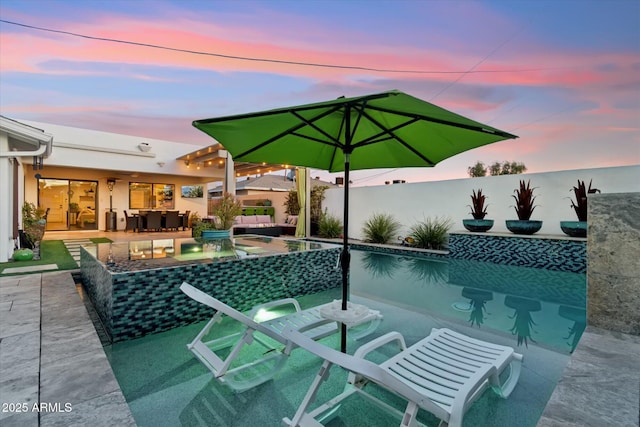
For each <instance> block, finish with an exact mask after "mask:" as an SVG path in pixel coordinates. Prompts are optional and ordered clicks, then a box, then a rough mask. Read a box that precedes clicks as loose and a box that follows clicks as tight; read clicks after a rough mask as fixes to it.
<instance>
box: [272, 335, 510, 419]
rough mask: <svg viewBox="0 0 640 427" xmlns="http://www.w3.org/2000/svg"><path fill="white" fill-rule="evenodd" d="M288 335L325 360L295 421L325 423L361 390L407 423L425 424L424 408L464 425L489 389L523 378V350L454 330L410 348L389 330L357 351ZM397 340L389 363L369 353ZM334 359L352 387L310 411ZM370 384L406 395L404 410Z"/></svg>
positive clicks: (505, 391)
mask: <svg viewBox="0 0 640 427" xmlns="http://www.w3.org/2000/svg"><path fill="white" fill-rule="evenodd" d="M283 334H284V336H285V337H287V338H289V339H290V340H292V341H293V342H294V343H295V344H296V345H298V346H300V347H303V348H305V349H306V350H308V351H310V352H312V353H314V354H316V355H318V356H320V357H322V358H323V359H325V362H324V363H323V365H322V368H321V369H320V372H319V373H318V374H317V375H316V377H315V379H314V381H313V383H312V384H311V387H310V388H309V390H308V392H307V394H306V396H305V397H304V399H303V400H302V402H301V404H300V406H299V407H298V410H297V411H296V413H295V415H294V416H293V417H292V418H291V419H289V418H284V419H283V422H284V423H285V424H286V425H289V426H318V425H321V424H319V422H318V420H324V419H326V418H327V417H330V416H333V415H335V413H336V411H338V410H339V406H340V403H341V402H342V401H343V400H345V399H346V398H348V397H350V396H351V395H353V394H358V395H360V396H363V397H366V398H367V399H369V400H371V401H373V402H375V403H376V404H378V405H379V406H380V407H382V408H384V409H386V410H388V411H390V412H392V413H395V414H397V415H399V416H400V418H401V421H400V425H401V426H403V427H412V426H416V425H419V423H418V421H417V415H418V409H420V408H421V409H423V410H426V411H428V412H431V413H432V414H434V415H435V416H437V417H438V418H440V419H441V420H442V423H441V425H449V426H451V427H460V426H462V423H463V418H464V414H465V412H466V411H467V410H468V409H469V407H470V406H471V405H472V404H473V402H474V401H475V400H476V399H477V398H478V397H479V396H480V395H481V394H482V392H484V390H486V389H487V388H489V387H492V388H493V390H494V391H495V392H496V393H497V394H498V395H500V396H501V397H503V398H506V397H508V396H509V394H510V393H511V391H512V390H513V388H514V387H515V384H516V383H517V381H518V378H519V375H520V369H521V362H522V355H520V354H518V353H515V352H514V351H513V348H511V347H506V346H500V345H497V344H492V343H488V342H485V341H481V340H476V339H473V338H470V337H467V336H465V335H462V334H459V333H457V332H454V331H451V330H449V329H433V330H432V331H431V334H430V335H429V336H428V337H426V338H423V339H422V340H420V341H418V342H417V343H415V344H414V345H412V346H411V347H409V348H407V347H406V345H405V342H404V338H403V337H402V335H401V334H400V333H398V332H389V333H388V334H385V335H383V336H381V337H378V338H376V339H374V340H373V341H371V342H369V343H366V344H364V345H362V346H361V347H360V348H359V349H358V350H357V351H356V352H355V353H354V355H353V356H351V355H348V354H344V353H340V352H338V351H336V350H334V349H331V348H328V347H325V346H322V345H321V344H319V343H316V342H313V341H310V340H309V339H308V338H306V337H305V336H304V335H303V334H301V333H300V331H296V330H293V329H286V330H285V331H284V332H283ZM392 342H397V343H398V344H399V347H400V351H399V353H397V354H396V355H395V356H392V357H391V358H389V359H388V360H386V361H385V362H383V363H381V364H379V365H378V364H375V363H373V362H371V361H369V360H367V359H366V358H365V357H366V356H367V354H369V353H370V352H372V351H374V350H376V349H378V348H380V347H382V346H384V345H387V344H390V343H392ZM334 364H335V365H339V366H341V367H343V368H344V369H346V370H347V371H349V376H348V379H347V386H346V387H345V389H344V391H343V392H342V393H341V394H339V395H338V396H335V397H333V398H331V399H329V400H328V401H327V402H326V403H323V404H320V405H319V406H317V407H316V408H315V409H313V410H309V408H310V407H311V405H312V403H313V402H314V400H315V397H316V395H317V393H318V389H319V388H320V386H321V385H322V383H323V382H324V381H326V379H327V378H328V372H329V370H330V368H331V366H332V365H334ZM507 368H509V376H508V378H507V379H506V380H505V381H504V382H503V383H500V378H499V375H500V373H501V372H502V371H503V370H504V369H507ZM369 383H376V384H377V385H379V386H381V387H383V388H386V389H387V390H389V391H391V392H393V393H395V394H397V395H399V396H401V397H403V398H404V399H406V401H407V406H406V408H405V410H404V412H402V411H400V410H398V409H397V408H395V407H393V406H391V405H390V404H388V403H387V402H385V401H382V400H381V399H380V398H378V397H376V396H374V395H372V394H369V393H368V392H367V391H366V386H367V384H369Z"/></svg>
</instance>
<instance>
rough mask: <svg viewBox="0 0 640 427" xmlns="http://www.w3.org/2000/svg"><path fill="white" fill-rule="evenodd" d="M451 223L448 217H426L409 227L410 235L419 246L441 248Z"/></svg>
mask: <svg viewBox="0 0 640 427" xmlns="http://www.w3.org/2000/svg"><path fill="white" fill-rule="evenodd" d="M452 225H453V222H452V221H451V219H450V218H437V217H436V218H435V219H431V218H427V219H425V220H424V221H422V222H419V223H417V224H415V225H414V226H412V227H411V237H413V239H414V241H415V245H416V246H417V247H419V248H423V249H442V247H443V246H444V244H445V243H446V242H447V233H448V232H449V229H450V228H451V227H452Z"/></svg>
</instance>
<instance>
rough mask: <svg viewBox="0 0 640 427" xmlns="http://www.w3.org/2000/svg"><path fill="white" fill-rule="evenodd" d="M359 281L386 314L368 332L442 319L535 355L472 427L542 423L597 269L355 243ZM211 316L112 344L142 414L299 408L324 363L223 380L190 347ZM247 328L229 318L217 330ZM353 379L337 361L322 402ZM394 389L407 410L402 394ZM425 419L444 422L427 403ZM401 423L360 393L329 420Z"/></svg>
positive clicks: (418, 330)
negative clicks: (239, 381)
mask: <svg viewBox="0 0 640 427" xmlns="http://www.w3.org/2000/svg"><path fill="white" fill-rule="evenodd" d="M492 275H493V276H492ZM527 288H531V292H530V293H529V294H527V293H526V292H525V291H526V289H527ZM350 291H351V300H352V301H354V302H356V303H360V304H365V305H367V306H369V307H370V308H372V309H376V310H380V312H381V313H382V314H383V315H384V320H383V321H382V322H381V324H380V326H379V327H378V329H377V330H376V331H375V332H374V333H373V334H372V335H369V336H368V337H366V338H364V339H363V341H368V340H370V339H373V338H375V337H377V336H380V335H383V334H385V333H387V332H389V331H392V330H397V331H400V332H401V333H402V334H403V335H404V337H405V339H406V341H407V345H411V344H413V343H414V342H416V341H418V340H419V339H421V338H423V337H424V336H426V335H428V333H429V331H430V330H431V329H432V328H434V327H448V328H451V329H454V330H456V331H458V332H461V333H464V334H467V335H470V336H472V337H475V338H478V339H483V340H487V341H491V342H495V343H497V344H501V345H509V346H512V347H514V348H515V349H516V351H517V352H519V353H522V354H523V355H524V363H523V369H522V374H521V377H520V381H519V383H518V385H517V386H516V388H515V390H514V392H513V393H512V394H511V396H510V397H509V399H507V400H503V399H500V398H498V397H497V396H496V395H495V394H493V393H492V392H490V391H487V392H485V393H484V394H483V395H482V396H481V397H480V398H479V399H478V400H477V401H476V402H475V403H474V404H473V406H472V407H471V409H470V410H469V411H468V412H467V414H466V416H465V424H464V425H465V426H480V427H481V426H522V427H527V426H535V425H536V424H537V422H538V419H539V417H540V415H541V414H542V412H543V410H544V407H545V405H546V402H547V401H548V399H549V397H550V396H551V393H552V392H553V389H554V388H555V385H556V383H557V381H558V379H559V378H560V376H561V375H562V371H563V369H564V367H565V365H566V363H567V361H568V358H569V354H570V352H571V351H572V348H574V347H575V344H574V342H575V343H577V339H579V335H580V334H581V333H582V329H584V327H583V326H581V325H582V324H583V323H584V318H581V317H580V316H581V315H582V313H584V301H585V299H586V296H585V294H586V279H585V277H584V275H580V274H573V273H560V274H556V273H551V274H550V273H549V272H547V271H542V270H535V269H526V268H517V267H508V268H505V267H501V266H494V265H491V264H486V263H473V262H471V263H470V262H463V263H456V262H454V261H438V260H428V259H424V258H413V257H400V256H397V255H386V254H380V253H371V252H363V251H352V270H351V289H350ZM507 291H510V292H507ZM339 297H340V289H332V290H329V291H324V292H322V293H319V294H314V295H307V296H304V297H302V298H299V300H300V302H301V305H302V307H303V308H305V307H311V306H314V305H318V304H322V303H326V302H329V301H332V300H333V299H337V298H339ZM581 304H582V305H581ZM203 326H204V322H200V323H198V324H193V325H189V326H185V327H180V328H176V329H173V330H170V331H167V332H163V333H159V334H155V335H148V336H146V337H143V338H139V339H135V340H131V341H125V342H122V343H118V344H115V345H112V346H109V347H106V348H105V351H106V352H107V355H108V357H109V360H110V362H111V365H112V367H113V370H114V373H115V375H116V377H117V379H118V381H119V383H120V387H121V388H122V391H123V393H124V395H125V398H126V399H127V402H128V404H129V407H130V408H131V412H132V414H133V415H134V418H135V420H136V423H137V424H138V425H139V426H152V425H153V426H200V425H202V426H205V425H209V426H210V425H216V426H255V425H264V426H279V425H282V423H281V420H282V418H283V417H285V416H286V417H291V416H293V414H294V413H295V410H296V408H297V407H298V405H299V403H300V401H301V400H302V398H303V396H304V394H305V392H306V390H307V388H308V387H309V385H310V383H311V381H312V380H313V377H314V376H315V374H316V373H317V371H318V369H319V367H320V365H321V361H320V360H319V359H318V358H316V357H315V356H312V355H310V354H309V353H307V352H305V351H304V350H303V349H297V350H295V351H294V352H293V353H292V355H291V357H290V358H289V360H288V361H287V363H286V365H285V367H284V368H283V369H282V370H281V371H279V373H278V374H276V375H275V377H274V379H273V380H271V381H268V382H266V383H264V384H262V385H260V386H258V387H255V388H254V389H251V390H248V391H246V392H243V393H239V394H236V393H233V392H232V391H231V390H230V389H229V388H228V387H226V386H224V385H222V384H220V383H219V382H218V381H216V380H215V379H213V378H212V376H211V373H210V372H209V370H208V369H206V368H205V367H204V366H203V365H202V364H201V363H200V362H199V361H197V360H196V359H195V357H194V356H193V355H192V353H191V352H190V351H188V350H187V348H186V345H187V343H189V342H191V340H193V338H194V337H195V335H196V334H197V333H198V332H199V331H200V329H201V328H202V327H203ZM238 328H239V325H237V324H236V323H233V322H230V321H228V319H225V321H223V322H222V323H221V324H219V325H216V327H215V328H214V332H212V334H219V335H225V334H226V333H228V332H229V331H235V330H238ZM572 330H573V334H571V331H572ZM338 341H339V337H338V336H337V335H333V336H330V337H327V338H325V339H323V340H322V342H323V343H324V344H326V345H329V346H332V347H334V348H337V347H339V344H338ZM360 344H361V342H358V341H354V340H351V339H349V340H348V347H347V351H348V352H349V353H353V352H354V351H355V349H356V348H357V347H358V346H359V345H360ZM249 351H251V349H249ZM374 357H375V355H374ZM345 381H346V373H345V372H343V371H342V370H341V369H339V368H335V367H334V368H333V370H332V374H331V376H330V378H329V380H328V381H327V382H326V383H325V385H324V386H323V388H321V392H320V393H319V396H318V401H322V399H323V398H327V397H329V396H331V395H336V394H338V393H339V392H340V391H342V389H343V387H344V384H345ZM389 399H390V401H392V402H394V403H395V404H396V406H397V407H398V408H401V409H403V408H404V403H403V402H402V401H401V400H398V399H396V398H395V397H394V396H389ZM420 421H422V422H423V423H425V424H426V425H429V426H436V425H438V420H437V419H435V418H434V417H433V416H431V415H430V414H428V413H425V412H423V411H421V414H420ZM398 424H399V420H398V419H396V418H394V417H392V416H390V415H389V414H387V413H385V412H384V411H382V410H380V409H379V408H376V407H375V406H373V405H372V404H370V403H369V402H367V401H365V400H363V399H360V398H358V397H357V396H355V397H353V398H352V399H350V400H348V401H347V402H346V404H344V405H343V406H341V408H340V410H339V412H338V413H337V415H336V417H335V418H334V419H332V420H331V421H330V422H329V423H328V424H327V425H329V426H336V427H337V426H389V425H398Z"/></svg>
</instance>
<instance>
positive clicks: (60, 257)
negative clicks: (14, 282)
mask: <svg viewBox="0 0 640 427" xmlns="http://www.w3.org/2000/svg"><path fill="white" fill-rule="evenodd" d="M90 240H91V241H92V242H93V243H110V242H111V240H109V239H107V238H106V237H96V238H93V239H90ZM46 264H56V265H57V266H58V270H74V269H76V268H78V265H77V264H76V262H75V260H74V259H73V257H72V256H71V254H70V253H69V251H68V250H67V248H66V246H65V245H64V243H63V242H62V240H43V241H42V242H40V259H39V260H38V261H10V262H3V263H0V274H3V272H4V270H5V269H6V268H13V267H30V266H34V265H46ZM13 274H28V273H9V274H6V276H10V275H13ZM3 275H5V274H3Z"/></svg>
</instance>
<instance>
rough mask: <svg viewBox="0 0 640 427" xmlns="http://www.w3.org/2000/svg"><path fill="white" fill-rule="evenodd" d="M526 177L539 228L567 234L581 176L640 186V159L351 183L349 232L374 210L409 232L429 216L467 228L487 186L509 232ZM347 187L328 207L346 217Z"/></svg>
mask: <svg viewBox="0 0 640 427" xmlns="http://www.w3.org/2000/svg"><path fill="white" fill-rule="evenodd" d="M521 179H524V180H530V181H531V186H532V187H536V189H535V190H534V195H536V196H537V197H536V201H535V203H536V205H538V207H536V208H535V210H534V212H533V215H532V216H531V219H535V220H542V221H543V222H544V223H543V226H542V229H541V230H540V231H539V232H538V234H563V233H562V230H561V229H560V221H577V217H576V215H575V212H574V210H573V209H572V208H571V207H570V206H571V201H570V200H569V198H570V197H571V198H573V191H570V190H572V188H573V186H575V185H577V181H578V180H581V181H585V183H586V184H587V186H588V184H589V181H590V180H593V187H595V188H598V189H600V190H601V191H602V192H603V193H627V192H638V191H640V184H639V183H640V165H635V166H621V167H611V168H597V169H578V170H568V171H558V172H544V173H530V174H521V175H504V176H488V177H482V178H467V179H456V180H448V181H434V182H423V183H407V184H392V185H381V186H372V187H351V188H350V190H349V199H350V203H349V212H350V215H349V236H350V237H353V238H355V239H362V226H363V224H364V222H365V221H366V220H367V219H369V217H370V216H371V214H372V213H374V212H377V213H385V214H391V215H393V216H394V217H395V218H396V219H397V220H398V221H400V223H401V224H402V225H403V230H402V231H401V233H400V234H402V235H407V234H408V231H409V228H410V227H411V225H413V224H415V223H416V222H418V221H422V220H424V219H425V218H429V217H431V218H435V217H441V218H442V217H449V218H451V219H452V220H453V224H454V225H453V227H452V229H451V231H457V230H464V227H463V226H462V220H463V219H465V218H472V216H471V214H470V213H469V212H470V208H469V206H468V205H470V204H471V192H472V190H474V189H475V190H477V189H479V188H482V191H483V194H485V195H486V196H487V203H488V207H487V216H486V219H493V220H494V221H495V224H494V226H493V228H492V229H491V231H492V232H509V231H508V230H507V228H506V227H505V220H507V219H517V216H516V212H515V209H514V208H513V205H514V202H515V201H514V199H513V198H512V197H511V195H512V194H515V193H514V190H515V189H516V188H517V187H518V185H519V181H520V180H521ZM343 197H344V193H343V189H342V188H338V189H329V190H327V192H326V199H325V200H324V202H323V207H325V208H327V211H328V212H329V213H331V214H332V215H335V216H336V217H338V218H342V215H343V212H342V209H343V208H342V206H343Z"/></svg>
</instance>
